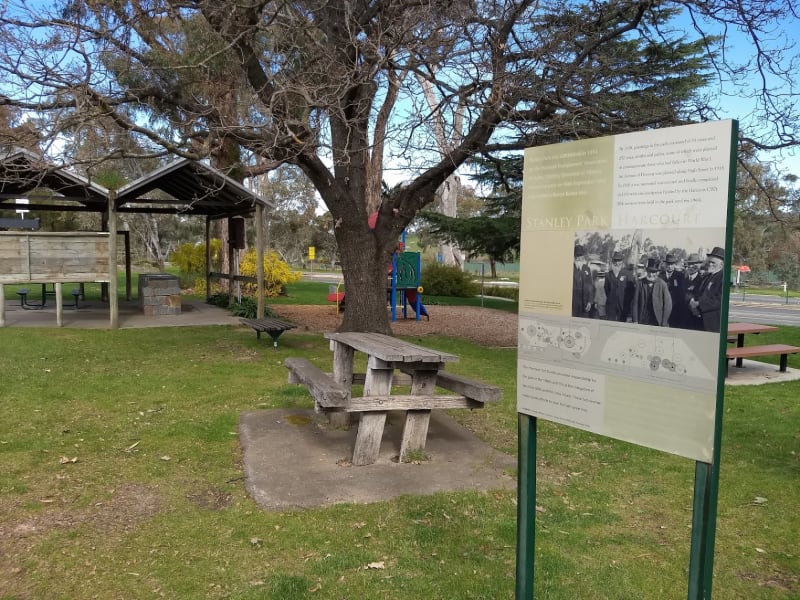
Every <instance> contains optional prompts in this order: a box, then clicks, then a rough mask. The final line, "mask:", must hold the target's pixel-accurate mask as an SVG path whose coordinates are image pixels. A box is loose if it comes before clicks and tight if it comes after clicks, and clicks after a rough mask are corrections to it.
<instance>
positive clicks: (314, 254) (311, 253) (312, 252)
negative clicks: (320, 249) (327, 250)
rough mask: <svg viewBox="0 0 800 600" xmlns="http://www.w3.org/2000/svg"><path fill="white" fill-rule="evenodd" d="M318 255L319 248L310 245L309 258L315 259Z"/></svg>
mask: <svg viewBox="0 0 800 600" xmlns="http://www.w3.org/2000/svg"><path fill="white" fill-rule="evenodd" d="M316 257H317V249H316V248H315V247H314V246H309V247H308V260H314V259H315V258H316Z"/></svg>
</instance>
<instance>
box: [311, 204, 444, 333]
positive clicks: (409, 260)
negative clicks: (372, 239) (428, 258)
mask: <svg viewBox="0 0 800 600" xmlns="http://www.w3.org/2000/svg"><path fill="white" fill-rule="evenodd" d="M377 220H378V213H377V212H375V213H372V214H371V215H370V217H369V220H368V225H369V228H370V229H375V223H376V222H377ZM405 246H406V232H405V231H403V234H402V237H401V240H400V244H399V245H398V251H397V252H395V253H394V254H393V255H392V264H391V265H390V266H389V276H388V279H389V281H388V282H387V286H386V288H387V289H386V292H387V296H388V300H389V302H390V304H391V307H392V321H397V307H398V306H400V307H402V309H403V318H404V319H406V318H408V307H409V306H411V310H413V311H414V314H415V315H416V320H417V321H419V320H420V319H421V317H423V316H424V317H425V318H426V319H430V316H428V309H426V308H425V305H424V304H423V303H422V286H421V285H420V283H421V276H422V255H421V254H420V253H419V252H404V251H403V250H404V249H405ZM341 285H342V283H341V281H340V283H339V284H337V285H336V286H335V287H334V286H330V288H329V290H328V291H329V293H328V295H327V297H326V298H327V300H328V301H329V302H336V307H337V310H340V311H341V310H344V303H345V291H344V290H343V289H341Z"/></svg>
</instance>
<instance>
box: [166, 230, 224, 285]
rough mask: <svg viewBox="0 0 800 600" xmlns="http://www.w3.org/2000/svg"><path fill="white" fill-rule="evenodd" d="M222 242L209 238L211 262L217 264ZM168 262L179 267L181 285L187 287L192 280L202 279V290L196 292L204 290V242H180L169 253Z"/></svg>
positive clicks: (195, 282)
mask: <svg viewBox="0 0 800 600" xmlns="http://www.w3.org/2000/svg"><path fill="white" fill-rule="evenodd" d="M221 247H222V242H220V240H218V239H213V240H211V264H212V265H214V264H219V258H220V248H221ZM169 260H170V262H171V263H172V264H173V265H175V266H176V267H178V269H180V281H181V287H187V286H189V285H190V284H191V283H192V282H194V284H195V287H196V286H197V281H198V280H202V282H203V284H202V288H203V289H202V290H199V291H198V290H196V291H197V293H203V292H205V266H206V245H205V244H192V243H186V244H181V245H180V246H178V248H177V249H176V250H175V251H174V252H173V253H172V254H171V255H170V257H169Z"/></svg>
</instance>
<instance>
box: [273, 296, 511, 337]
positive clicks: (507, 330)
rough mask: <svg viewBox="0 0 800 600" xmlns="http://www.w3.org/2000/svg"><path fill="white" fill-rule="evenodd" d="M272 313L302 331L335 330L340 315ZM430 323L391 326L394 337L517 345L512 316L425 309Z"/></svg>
mask: <svg viewBox="0 0 800 600" xmlns="http://www.w3.org/2000/svg"><path fill="white" fill-rule="evenodd" d="M270 308H272V310H273V311H275V313H276V314H277V315H279V316H281V317H284V318H287V319H289V320H291V321H293V322H294V323H297V324H298V325H299V326H300V327H302V328H303V329H305V330H306V331H317V332H325V331H335V330H336V328H337V327H338V326H339V323H340V322H341V316H340V315H339V314H338V313H337V312H336V309H335V307H334V306H320V305H314V306H309V305H306V306H294V305H282V304H278V305H272V306H271V307H270ZM426 308H427V309H428V314H429V315H430V320H429V321H426V320H425V318H424V317H423V318H422V320H421V321H416V320H415V319H414V318H413V317H412V318H410V319H407V320H404V319H402V318H400V319H398V320H397V321H395V322H394V323H392V324H391V326H392V331H394V333H395V334H396V335H408V336H411V335H448V336H452V337H460V338H464V339H467V340H470V341H472V342H475V343H478V344H481V345H483V346H491V347H503V348H509V347H513V348H515V347H516V346H517V315H516V313H512V312H508V311H503V310H495V309H492V308H479V307H475V306H435V305H434V306H427V305H426Z"/></svg>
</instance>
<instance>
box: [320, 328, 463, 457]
mask: <svg viewBox="0 0 800 600" xmlns="http://www.w3.org/2000/svg"><path fill="white" fill-rule="evenodd" d="M325 337H326V338H327V339H329V340H330V341H331V349H332V350H333V378H334V380H335V381H337V382H338V383H342V384H345V385H348V386H349V385H352V383H353V363H354V355H355V352H363V353H364V354H366V355H367V370H366V373H365V377H364V391H363V394H362V396H363V397H364V398H370V399H369V400H368V401H367V402H368V403H369V404H370V405H373V406H375V405H376V403H377V405H378V406H379V407H380V404H381V401H380V400H379V399H378V398H380V397H384V398H386V401H385V404H386V407H385V408H384V410H370V411H366V412H363V413H361V420H360V422H359V425H358V434H357V436H356V446H355V450H354V451H353V464H356V465H359V464H371V463H373V462H375V460H376V459H377V457H378V452H379V450H380V443H381V438H382V437H383V428H384V425H385V423H386V414H387V411H388V410H390V404H395V405H396V404H397V402H389V396H390V394H391V391H392V379H393V376H394V372H395V370H396V369H400V370H401V371H403V372H405V373H407V374H409V375H410V376H411V392H410V394H409V395H410V396H428V397H431V396H432V395H433V391H434V388H435V387H436V375H437V374H438V372H439V370H440V369H442V368H443V367H444V365H445V363H447V362H456V361H458V356H456V355H455V354H448V353H447V352H439V351H438V350H431V349H429V348H424V347H422V346H417V345H416V344H412V343H410V342H406V341H404V340H401V339H398V338H394V337H391V336H388V335H383V334H379V333H357V332H344V333H326V334H325ZM415 400H416V401H419V400H421V398H416V399H415V398H409V399H408V402H409V406H414V401H415ZM417 406H418V405H417ZM396 408H397V406H394V407H393V408H392V409H396ZM430 415H431V411H430V409H427V410H425V409H419V408H413V409H410V410H408V412H407V413H406V421H405V425H404V427H403V438H402V442H401V445H400V456H401V457H404V456H406V454H407V453H408V452H409V451H412V450H422V449H424V448H425V440H426V438H427V436H428V424H429V421H430Z"/></svg>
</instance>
